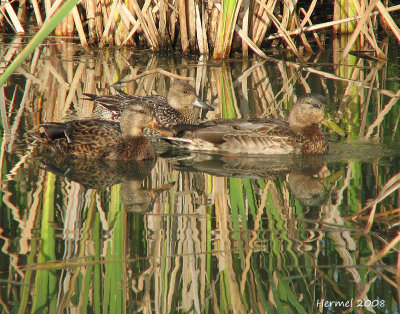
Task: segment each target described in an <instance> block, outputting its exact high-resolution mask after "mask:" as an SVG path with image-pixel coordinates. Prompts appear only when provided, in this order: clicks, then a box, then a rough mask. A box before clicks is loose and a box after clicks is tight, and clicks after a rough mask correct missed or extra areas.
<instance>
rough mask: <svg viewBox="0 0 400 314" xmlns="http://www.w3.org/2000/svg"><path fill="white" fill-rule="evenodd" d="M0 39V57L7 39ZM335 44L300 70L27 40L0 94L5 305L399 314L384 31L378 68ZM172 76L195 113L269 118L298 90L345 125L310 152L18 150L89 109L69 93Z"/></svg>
mask: <svg viewBox="0 0 400 314" xmlns="http://www.w3.org/2000/svg"><path fill="white" fill-rule="evenodd" d="M1 45H2V47H1V54H2V58H5V56H6V54H7V53H10V54H11V53H12V52H13V50H12V49H13V47H14V46H13V45H16V46H15V47H20V43H18V42H15V41H14V42H11V43H8V44H1ZM344 45H345V43H343V44H342V43H341V42H340V41H335V42H333V43H332V45H330V46H329V48H328V49H327V50H325V51H324V52H322V53H319V54H314V55H312V56H311V57H310V58H309V59H308V60H307V64H305V65H301V64H299V63H296V62H293V61H288V60H283V59H280V58H271V59H270V60H259V59H249V60H230V61H229V62H219V61H208V60H207V59H205V58H199V57H183V56H181V55H179V54H165V55H153V54H151V53H150V52H148V51H145V52H143V51H142V52H140V51H136V52H135V51H128V50H120V51H112V50H105V51H94V52H93V53H92V54H90V55H88V54H83V53H82V51H81V50H80V48H79V45H74V44H72V43H68V42H61V41H60V40H58V41H57V42H55V43H52V44H48V45H44V46H42V47H41V48H40V49H39V50H37V51H35V53H34V54H32V56H31V57H30V59H29V60H27V61H26V62H25V63H24V64H23V65H21V66H20V67H19V70H18V71H17V73H16V74H15V75H14V76H12V77H11V78H10V80H9V81H8V83H7V85H6V86H4V87H2V88H1V89H0V93H1V94H0V106H1V117H2V128H1V129H0V132H1V136H2V142H1V143H2V144H1V191H0V193H1V197H2V203H1V205H0V206H1V209H0V215H1V218H0V247H1V252H0V265H1V269H0V285H1V294H0V304H1V308H2V310H1V311H2V312H4V313H7V312H20V313H21V312H22V313H23V312H25V311H28V312H34V313H42V312H50V313H55V312H60V313H63V312H68V313H72V312H89V313H92V312H96V313H100V312H110V313H121V312H124V311H126V312H128V313H133V312H138V311H141V312H145V313H149V312H163V313H164V312H176V311H177V310H178V311H180V312H199V313H200V312H205V313H218V312H220V313H227V312H235V313H246V312H252V313H265V312H268V313H315V312H318V311H321V312H324V313H336V312H342V311H358V312H371V313H374V312H375V313H398V306H399V298H400V289H399V286H400V268H399V265H400V260H399V240H400V238H399V227H400V225H399V194H398V189H399V187H400V174H399V171H400V169H399V168H400V163H399V161H400V158H399V156H400V145H399V136H400V131H399V127H398V122H399V117H400V107H399V102H398V97H399V95H400V92H399V86H400V82H399V67H400V62H399V57H398V51H399V50H398V47H397V46H395V45H396V44H395V45H393V46H391V44H390V42H389V41H383V42H382V50H383V51H386V53H387V56H388V61H386V62H385V61H379V60H376V59H373V58H370V57H369V54H368V51H367V52H366V53H364V54H362V55H361V56H360V55H359V54H357V56H355V55H349V56H347V57H345V58H344V59H342V55H341V50H342V49H343V47H344ZM18 49H20V48H18ZM363 49H364V48H361V47H360V48H359V50H363ZM16 52H18V50H16ZM332 52H333V53H332ZM2 60H3V59H2ZM160 70H164V71H166V72H167V73H166V72H162V71H160ZM167 74H168V75H167ZM171 76H182V77H187V78H191V79H192V81H191V82H192V84H193V85H195V86H196V90H197V91H198V95H199V96H200V98H201V99H202V100H204V101H206V102H208V103H210V104H212V105H213V106H215V111H214V112H209V113H208V114H207V118H234V117H243V118H247V117H264V116H271V117H275V118H280V119H283V118H286V117H287V115H288V112H290V108H291V107H292V104H293V102H294V96H295V95H301V94H304V93H306V92H314V93H320V94H323V95H325V96H326V97H327V100H328V108H327V111H328V112H329V113H330V114H331V115H332V116H333V117H334V118H335V119H336V120H337V122H338V123H339V124H340V125H341V126H342V127H343V128H344V129H346V131H347V132H348V134H349V136H348V137H347V138H338V137H337V136H336V135H334V134H331V133H329V132H328V134H327V136H328V138H329V140H330V142H331V145H330V152H329V153H328V154H326V155H324V156H303V157H294V156H272V157H263V158H261V157H245V156H227V155H218V154H214V155H213V154H204V153H189V152H187V151H183V150H178V149H171V148H170V147H169V146H168V145H166V144H162V145H160V144H158V146H157V148H158V150H159V152H160V157H159V158H158V159H157V161H155V162H154V163H153V162H147V163H136V162H131V163H106V162H104V161H87V162H81V161H76V160H64V161H57V160H54V158H50V157H48V156H47V157H46V156H41V157H39V156H35V155H34V154H32V147H31V145H30V141H31V139H30V138H29V131H30V130H33V129H34V128H35V126H37V125H38V124H40V123H42V122H46V121H65V120H69V119H72V118H85V117H90V116H91V114H92V112H93V110H94V105H93V103H91V102H89V101H87V100H83V98H84V96H83V93H98V94H110V93H115V92H116V91H115V89H113V88H112V87H110V86H111V85H112V84H113V83H115V82H118V81H120V80H123V81H125V82H127V83H125V84H122V88H123V90H124V91H125V92H127V93H130V94H138V95H152V94H161V95H166V93H167V92H168V88H169V86H170V84H171V81H172V80H171Z"/></svg>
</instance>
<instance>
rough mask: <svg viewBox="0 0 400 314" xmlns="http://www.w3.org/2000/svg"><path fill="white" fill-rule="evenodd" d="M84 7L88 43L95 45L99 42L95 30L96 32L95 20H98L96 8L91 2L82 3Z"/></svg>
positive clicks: (88, 0)
mask: <svg viewBox="0 0 400 314" xmlns="http://www.w3.org/2000/svg"><path fill="white" fill-rule="evenodd" d="M83 3H84V7H85V11H86V22H87V26H88V38H89V42H90V43H91V44H92V43H95V42H97V41H99V40H100V38H99V36H98V33H97V30H96V20H97V19H98V18H97V17H96V8H97V6H96V5H95V3H94V1H92V0H85V1H84V2H83Z"/></svg>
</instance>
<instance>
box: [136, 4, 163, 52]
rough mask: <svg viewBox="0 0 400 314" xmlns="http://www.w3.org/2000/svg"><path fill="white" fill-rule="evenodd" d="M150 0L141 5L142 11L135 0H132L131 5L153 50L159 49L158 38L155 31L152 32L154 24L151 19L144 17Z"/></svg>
mask: <svg viewBox="0 0 400 314" xmlns="http://www.w3.org/2000/svg"><path fill="white" fill-rule="evenodd" d="M149 3H150V1H146V3H145V4H144V6H143V12H142V10H141V9H140V7H139V4H138V3H137V1H136V0H132V5H133V8H134V10H135V14H136V15H137V17H138V20H139V21H140V25H141V26H142V29H143V32H144V34H145V38H146V39H147V41H148V43H149V46H150V47H151V49H153V50H158V49H159V42H160V40H159V38H158V34H157V31H156V32H154V28H155V26H154V25H153V23H152V21H151V20H150V19H146V16H145V15H147V14H146V12H147V8H148V5H149Z"/></svg>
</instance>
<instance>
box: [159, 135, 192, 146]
mask: <svg viewBox="0 0 400 314" xmlns="http://www.w3.org/2000/svg"><path fill="white" fill-rule="evenodd" d="M161 138H162V139H163V140H164V141H166V142H168V143H170V144H173V145H178V146H182V145H183V146H185V145H190V144H192V143H193V141H192V140H189V139H186V138H180V137H173V136H164V137H161Z"/></svg>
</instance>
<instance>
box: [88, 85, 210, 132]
mask: <svg viewBox="0 0 400 314" xmlns="http://www.w3.org/2000/svg"><path fill="white" fill-rule="evenodd" d="M84 95H85V96H87V97H89V98H88V99H89V100H92V101H94V102H95V103H96V104H98V105H99V107H98V109H97V111H96V114H97V115H98V116H100V118H102V119H106V120H112V121H119V119H120V117H121V112H122V111H123V110H124V109H125V108H127V107H129V106H132V105H135V104H139V103H140V104H143V105H146V106H151V107H153V110H154V116H155V118H156V120H157V121H158V123H159V125H161V126H162V127H164V128H172V127H174V126H176V125H180V124H197V123H198V122H199V118H200V111H201V109H205V110H208V111H213V110H214V108H213V107H212V106H210V105H208V104H206V103H204V102H202V101H200V100H199V99H198V97H197V96H196V91H195V89H194V87H193V86H192V85H190V84H189V83H187V82H184V81H177V82H175V83H174V84H172V85H171V88H170V90H169V92H168V94H167V97H163V96H159V95H154V96H136V95H128V94H125V93H121V94H117V95H95V94H87V93H84Z"/></svg>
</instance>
